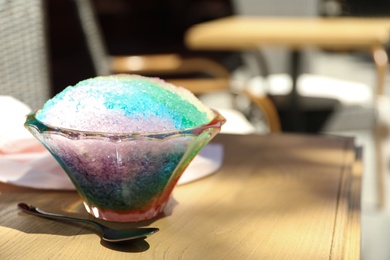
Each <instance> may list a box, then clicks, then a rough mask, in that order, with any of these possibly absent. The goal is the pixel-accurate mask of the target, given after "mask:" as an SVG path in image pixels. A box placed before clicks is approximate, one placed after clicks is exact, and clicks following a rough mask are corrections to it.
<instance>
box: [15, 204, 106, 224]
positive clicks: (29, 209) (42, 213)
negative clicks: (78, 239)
mask: <svg viewBox="0 0 390 260" xmlns="http://www.w3.org/2000/svg"><path fill="white" fill-rule="evenodd" d="M18 207H19V208H20V209H21V210H23V212H25V213H28V214H31V215H35V216H38V217H43V218H51V219H60V220H67V221H77V222H81V223H86V224H90V225H93V226H95V227H97V228H99V229H102V228H104V227H103V225H102V224H100V223H97V222H95V221H93V220H87V219H82V218H73V217H68V216H64V215H61V214H57V213H51V212H46V211H43V210H41V209H39V208H36V207H34V206H32V205H27V204H26V203H23V202H21V203H19V204H18Z"/></svg>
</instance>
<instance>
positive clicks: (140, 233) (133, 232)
mask: <svg viewBox="0 0 390 260" xmlns="http://www.w3.org/2000/svg"><path fill="white" fill-rule="evenodd" d="M18 208H19V209H21V210H22V211H23V212H25V213H28V214H31V215H35V216H38V217H43V218H49V219H57V220H65V221H73V222H81V223H85V224H89V225H91V226H94V227H96V228H98V229H99V231H100V233H101V238H102V239H103V240H105V241H107V242H112V243H115V242H122V241H128V240H133V239H137V238H146V237H147V236H149V235H152V234H154V233H156V232H157V231H159V229H158V228H153V227H150V228H131V229H113V228H109V227H107V226H104V225H102V224H100V223H98V222H96V221H93V220H89V219H82V218H75V217H69V216H65V215H61V214H57V213H51V212H46V211H43V210H41V209H39V208H36V207H34V206H32V205H28V204H26V203H23V202H21V203H19V204H18Z"/></svg>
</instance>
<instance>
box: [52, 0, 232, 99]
mask: <svg viewBox="0 0 390 260" xmlns="http://www.w3.org/2000/svg"><path fill="white" fill-rule="evenodd" d="M93 3H94V4H95V7H96V11H97V15H98V19H99V22H100V25H101V29H102V32H103V35H104V39H105V41H106V44H107V49H108V52H109V53H110V54H112V55H126V54H132V55H133V54H151V53H169V52H176V53H181V54H183V55H196V54H199V53H193V52H190V51H188V50H187V49H186V48H185V46H184V44H183V35H184V32H185V31H186V29H187V28H188V27H190V26H191V25H193V24H196V23H199V22H202V21H207V20H211V19H215V18H219V17H223V16H227V15H231V14H232V13H233V7H232V5H231V3H230V1H229V0H141V1H138V0H93ZM46 4H47V20H48V24H49V28H48V34H49V46H50V64H51V75H52V79H51V81H52V86H53V93H52V94H53V95H54V94H56V93H58V92H59V91H61V90H62V89H63V88H65V87H66V86H68V85H74V84H75V83H77V82H78V81H80V80H82V79H85V78H88V77H92V76H95V72H94V70H93V67H92V64H91V59H90V57H89V54H88V51H87V48H86V44H85V39H84V36H83V32H82V30H81V26H80V23H79V19H78V15H77V9H76V5H75V3H74V2H73V1H72V0H50V1H47V3H46ZM200 54H202V55H209V56H212V57H215V58H216V59H224V57H227V55H228V53H200Z"/></svg>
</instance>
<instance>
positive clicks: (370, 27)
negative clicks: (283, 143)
mask: <svg viewBox="0 0 390 260" xmlns="http://www.w3.org/2000/svg"><path fill="white" fill-rule="evenodd" d="M389 32H390V19H383V18H319V17H317V18H313V17H299V18H298V17H250V16H230V17H227V18H221V19H217V20H213V21H209V22H204V23H200V24H198V25H195V26H193V27H191V28H190V29H189V30H188V31H187V34H186V43H187V46H188V47H189V48H190V49H193V50H220V51H226V50H235V51H246V50H260V51H261V47H262V46H281V47H287V48H289V49H291V50H292V51H291V54H292V55H291V77H292V82H293V86H292V91H291V94H290V98H289V100H290V101H289V103H290V109H291V111H292V112H291V113H292V114H291V117H292V123H293V126H292V129H293V131H296V132H300V131H301V130H302V129H301V128H302V125H303V124H304V118H302V115H301V114H300V105H301V104H300V102H299V101H300V100H299V96H298V93H297V78H298V76H299V69H300V68H299V67H300V52H299V50H300V49H302V48H305V47H319V48H326V49H332V50H340V51H344V50H345V51H353V50H364V51H368V52H370V53H371V54H372V57H373V61H374V62H375V66H376V71H377V83H376V93H377V95H381V94H382V93H383V91H384V83H385V76H386V72H387V69H388V57H387V52H386V49H385V48H386V47H387V44H388V43H389V40H390V33H389ZM313 88H315V86H313ZM351 92H353V89H351Z"/></svg>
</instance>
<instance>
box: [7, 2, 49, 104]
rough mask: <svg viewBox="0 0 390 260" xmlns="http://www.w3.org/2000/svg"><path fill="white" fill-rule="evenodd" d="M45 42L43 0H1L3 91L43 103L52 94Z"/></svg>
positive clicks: (23, 100) (36, 102) (26, 99)
mask: <svg viewBox="0 0 390 260" xmlns="http://www.w3.org/2000/svg"><path fill="white" fill-rule="evenodd" d="M46 42H47V38H46V24H45V7H44V3H43V1H42V0H29V1H23V0H4V1H0V78H1V84H0V95H9V96H13V97H14V98H16V99H18V100H20V101H22V102H24V103H26V104H27V105H28V106H30V107H31V108H32V109H34V110H35V109H38V108H40V107H42V105H43V103H44V102H45V101H46V100H47V99H48V98H49V96H50V80H49V66H48V49H47V44H46Z"/></svg>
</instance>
